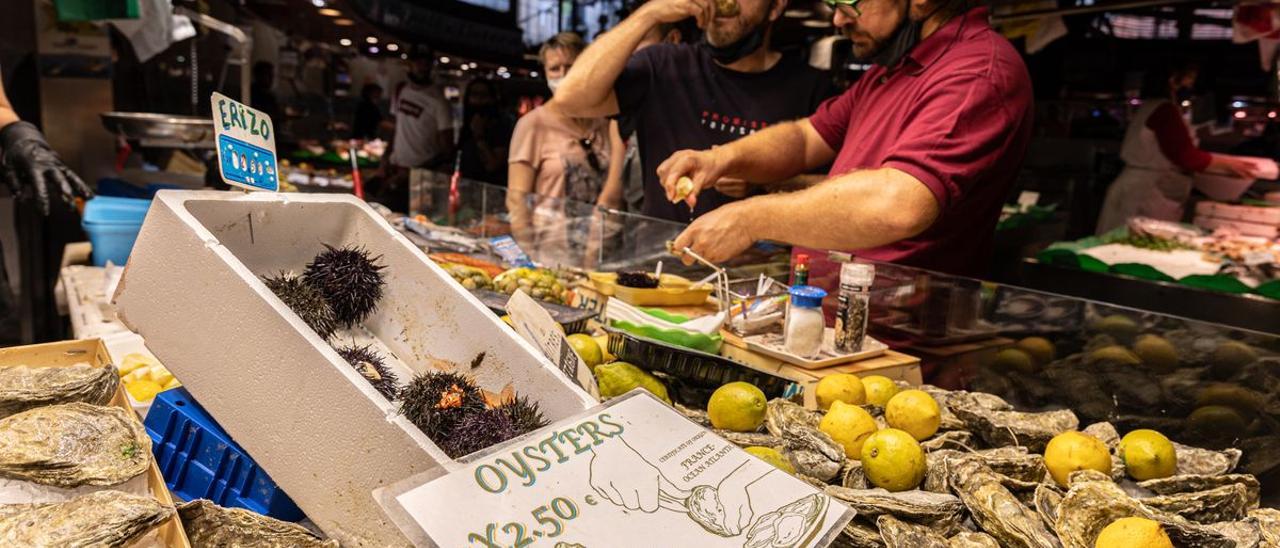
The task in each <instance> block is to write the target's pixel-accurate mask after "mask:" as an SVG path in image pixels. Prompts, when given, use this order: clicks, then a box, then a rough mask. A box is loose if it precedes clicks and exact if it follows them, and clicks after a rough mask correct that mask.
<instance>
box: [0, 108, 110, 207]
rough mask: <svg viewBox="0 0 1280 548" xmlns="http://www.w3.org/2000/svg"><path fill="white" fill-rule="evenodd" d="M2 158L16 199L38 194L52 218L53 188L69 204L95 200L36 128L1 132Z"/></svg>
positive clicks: (21, 126) (24, 124)
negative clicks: (78, 197) (83, 200)
mask: <svg viewBox="0 0 1280 548" xmlns="http://www.w3.org/2000/svg"><path fill="white" fill-rule="evenodd" d="M0 155H3V156H2V157H0V169H3V171H4V173H3V174H0V175H3V178H4V180H5V183H6V184H8V185H9V189H10V190H11V191H13V195H14V196H15V197H17V198H18V199H20V200H25V199H29V198H31V196H32V194H34V195H35V198H36V200H37V201H38V202H39V205H40V211H41V212H43V213H44V214H45V215H48V214H49V195H50V194H51V192H50V188H51V187H52V189H53V190H54V192H57V193H58V194H59V195H60V196H61V197H62V200H63V202H65V203H68V204H69V203H71V201H72V199H74V197H76V196H80V197H82V198H85V199H88V198H92V197H93V191H91V190H89V187H88V186H87V185H85V184H84V181H81V180H80V177H79V176H77V175H76V174H75V173H74V172H72V171H71V169H70V168H68V167H67V165H66V164H64V163H62V160H61V159H60V158H58V154H57V153H56V152H54V151H53V149H51V148H49V143H47V142H45V140H44V135H43V134H41V133H40V130H39V129H37V128H36V126H33V125H31V124H29V123H27V122H14V123H12V124H9V125H7V126H5V127H4V129H0Z"/></svg>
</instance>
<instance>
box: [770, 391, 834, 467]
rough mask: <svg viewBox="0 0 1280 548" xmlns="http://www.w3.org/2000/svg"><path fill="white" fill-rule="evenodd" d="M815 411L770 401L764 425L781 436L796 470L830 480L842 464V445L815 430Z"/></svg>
mask: <svg viewBox="0 0 1280 548" xmlns="http://www.w3.org/2000/svg"><path fill="white" fill-rule="evenodd" d="M817 416H818V414H817V413H815V412H813V411H809V410H808V409H805V408H803V407H800V406H799V405H796V404H794V403H791V402H789V401H786V400H782V399H774V400H773V401H770V402H769V405H768V407H767V408H766V410H765V427H766V428H767V429H768V430H769V434H771V435H773V436H777V437H779V438H782V446H783V447H784V448H786V450H787V456H788V458H790V459H791V464H792V465H793V466H795V469H796V472H797V473H799V474H804V475H806V476H812V477H815V478H818V479H820V480H822V481H831V480H832V479H833V478H835V477H836V475H838V474H839V473H840V469H841V467H842V466H843V465H844V461H845V455H844V447H842V446H841V445H840V444H838V443H836V442H835V440H832V439H831V436H828V435H827V434H826V433H824V432H822V431H821V430H818V427H817V424H818V422H817V420H816V417H817Z"/></svg>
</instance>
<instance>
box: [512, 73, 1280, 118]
mask: <svg viewBox="0 0 1280 548" xmlns="http://www.w3.org/2000/svg"><path fill="white" fill-rule="evenodd" d="M502 77H503V78H510V77H511V73H510V72H504V73H502ZM1272 114H1275V113H1274V112H1273V113H1272Z"/></svg>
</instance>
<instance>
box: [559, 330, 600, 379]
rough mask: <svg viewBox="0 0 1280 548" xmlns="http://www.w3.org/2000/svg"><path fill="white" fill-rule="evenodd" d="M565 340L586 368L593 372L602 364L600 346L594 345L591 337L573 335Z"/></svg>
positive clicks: (579, 334)
mask: <svg viewBox="0 0 1280 548" xmlns="http://www.w3.org/2000/svg"><path fill="white" fill-rule="evenodd" d="M567 338H568V339H569V346H571V347H573V351H574V352H575V353H577V354H578V357H579V358H582V361H583V362H585V363H586V364H587V367H590V368H591V369H592V370H595V368H596V366H597V365H600V364H602V363H604V352H602V351H601V350H600V345H599V344H596V340H595V339H593V338H591V335H586V334H583V333H574V334H573V335H569V336H568V337H567Z"/></svg>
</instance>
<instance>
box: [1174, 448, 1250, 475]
mask: <svg viewBox="0 0 1280 548" xmlns="http://www.w3.org/2000/svg"><path fill="white" fill-rule="evenodd" d="M1173 450H1174V451H1175V452H1177V454H1178V475H1179V476H1185V475H1200V476H1218V475H1222V474H1226V473H1228V472H1231V471H1232V470H1235V468H1236V465H1237V464H1240V455H1241V453H1240V450H1239V449H1223V450H1222V451H1214V450H1212V449H1201V448H1199V447H1192V446H1190V445H1182V444H1181V443H1178V442H1176V441H1175V442H1173Z"/></svg>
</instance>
